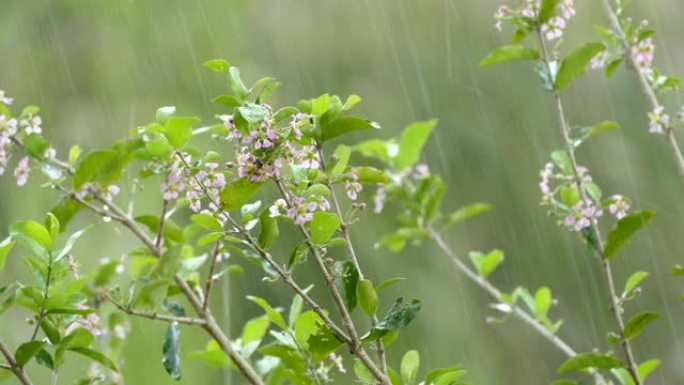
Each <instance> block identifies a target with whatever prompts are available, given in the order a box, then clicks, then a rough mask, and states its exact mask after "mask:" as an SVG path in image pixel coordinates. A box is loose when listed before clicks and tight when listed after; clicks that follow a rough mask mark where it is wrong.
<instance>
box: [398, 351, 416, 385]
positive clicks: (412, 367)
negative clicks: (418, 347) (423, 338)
mask: <svg viewBox="0 0 684 385" xmlns="http://www.w3.org/2000/svg"><path fill="white" fill-rule="evenodd" d="M419 366H420V355H419V354H418V352H417V351H415V350H409V351H408V352H406V354H404V357H402V359H401V366H400V371H401V379H402V380H403V381H404V384H405V385H414V384H415V383H416V377H418V368H419Z"/></svg>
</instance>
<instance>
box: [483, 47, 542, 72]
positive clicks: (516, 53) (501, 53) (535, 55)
mask: <svg viewBox="0 0 684 385" xmlns="http://www.w3.org/2000/svg"><path fill="white" fill-rule="evenodd" d="M537 59H539V51H537V50H536V49H532V48H527V47H525V46H522V45H507V46H503V47H499V48H497V49H495V50H494V51H493V52H492V53H490V54H489V55H487V57H485V58H484V59H482V61H481V62H480V67H487V66H490V65H494V64H500V63H506V62H509V61H514V60H537Z"/></svg>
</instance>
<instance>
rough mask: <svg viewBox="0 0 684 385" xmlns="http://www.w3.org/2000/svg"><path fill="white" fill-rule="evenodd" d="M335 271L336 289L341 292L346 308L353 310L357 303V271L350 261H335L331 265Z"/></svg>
mask: <svg viewBox="0 0 684 385" xmlns="http://www.w3.org/2000/svg"><path fill="white" fill-rule="evenodd" d="M333 271H334V272H335V277H336V279H335V283H336V284H337V287H338V290H339V291H340V292H342V296H343V298H344V304H345V305H346V306H347V310H349V311H350V312H352V311H354V309H355V308H356V305H357V303H358V295H357V286H358V283H359V272H358V271H357V270H356V267H355V266H354V264H353V263H352V262H351V261H336V262H335V264H334V265H333Z"/></svg>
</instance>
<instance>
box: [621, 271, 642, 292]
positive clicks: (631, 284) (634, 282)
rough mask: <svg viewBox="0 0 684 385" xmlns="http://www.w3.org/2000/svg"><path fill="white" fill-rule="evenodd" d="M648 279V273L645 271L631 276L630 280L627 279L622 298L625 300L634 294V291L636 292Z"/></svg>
mask: <svg viewBox="0 0 684 385" xmlns="http://www.w3.org/2000/svg"><path fill="white" fill-rule="evenodd" d="M646 277H648V273H647V272H645V271H637V272H636V273H634V274H632V275H630V276H629V279H627V283H625V290H623V291H622V297H623V298H624V297H627V296H628V295H630V294H632V291H634V289H636V287H637V286H639V284H640V283H641V281H643V280H644V279H646Z"/></svg>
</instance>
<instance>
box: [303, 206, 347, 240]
mask: <svg viewBox="0 0 684 385" xmlns="http://www.w3.org/2000/svg"><path fill="white" fill-rule="evenodd" d="M341 224H342V221H341V220H340V218H339V217H338V216H337V215H335V214H333V213H327V212H324V211H317V212H316V213H314V215H313V219H312V220H311V225H310V228H311V240H312V241H313V243H315V244H317V245H322V244H324V243H326V242H327V241H328V240H329V239H330V237H332V236H333V234H335V232H336V231H337V230H338V229H339V228H340V225H341Z"/></svg>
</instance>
